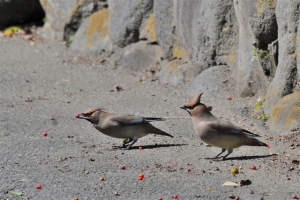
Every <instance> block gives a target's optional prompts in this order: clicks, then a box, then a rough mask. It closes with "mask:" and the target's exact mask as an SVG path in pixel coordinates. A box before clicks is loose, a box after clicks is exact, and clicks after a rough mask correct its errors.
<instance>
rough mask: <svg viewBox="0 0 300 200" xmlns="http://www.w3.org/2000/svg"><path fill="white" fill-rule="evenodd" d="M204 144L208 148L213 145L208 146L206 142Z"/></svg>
mask: <svg viewBox="0 0 300 200" xmlns="http://www.w3.org/2000/svg"><path fill="white" fill-rule="evenodd" d="M203 144H204V145H205V146H206V147H211V145H209V144H206V143H205V142H203Z"/></svg>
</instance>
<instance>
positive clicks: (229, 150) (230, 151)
mask: <svg viewBox="0 0 300 200" xmlns="http://www.w3.org/2000/svg"><path fill="white" fill-rule="evenodd" d="M227 152H228V153H227V154H226V155H225V156H223V160H225V158H226V157H227V156H228V155H229V154H231V153H232V152H233V149H227Z"/></svg>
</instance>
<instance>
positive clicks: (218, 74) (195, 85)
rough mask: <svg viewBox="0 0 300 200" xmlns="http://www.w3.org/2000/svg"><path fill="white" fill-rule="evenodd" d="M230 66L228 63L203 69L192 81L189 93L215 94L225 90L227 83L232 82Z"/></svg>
mask: <svg viewBox="0 0 300 200" xmlns="http://www.w3.org/2000/svg"><path fill="white" fill-rule="evenodd" d="M230 76H231V71H230V67H228V66H226V65H220V66H213V67H210V68H208V69H206V70H204V71H202V72H201V73H200V74H199V75H198V76H197V77H196V78H195V79H194V80H193V82H192V83H191V85H190V86H189V88H188V94H194V93H198V92H204V93H205V95H206V96H215V95H216V94H219V93H220V91H223V89H224V88H229V87H225V85H227V84H229V83H230V84H231V82H232V79H231V78H230Z"/></svg>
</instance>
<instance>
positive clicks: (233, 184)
mask: <svg viewBox="0 0 300 200" xmlns="http://www.w3.org/2000/svg"><path fill="white" fill-rule="evenodd" d="M223 186H235V187H237V186H240V184H238V183H235V182H230V181H228V182H225V183H224V184H223V185H222V187H223Z"/></svg>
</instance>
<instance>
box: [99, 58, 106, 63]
mask: <svg viewBox="0 0 300 200" xmlns="http://www.w3.org/2000/svg"><path fill="white" fill-rule="evenodd" d="M105 61H106V60H105V59H100V60H98V63H104V62H105Z"/></svg>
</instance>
